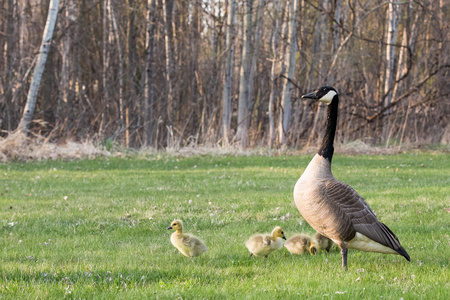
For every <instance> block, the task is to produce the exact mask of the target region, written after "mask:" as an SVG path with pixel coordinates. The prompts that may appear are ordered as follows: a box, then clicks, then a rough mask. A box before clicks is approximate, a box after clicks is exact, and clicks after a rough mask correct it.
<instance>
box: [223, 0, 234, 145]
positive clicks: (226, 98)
mask: <svg viewBox="0 0 450 300" xmlns="http://www.w3.org/2000/svg"><path fill="white" fill-rule="evenodd" d="M225 3H226V2H225ZM225 3H224V4H225ZM235 16H236V0H228V7H227V28H226V44H225V46H226V51H228V53H227V58H226V62H225V80H224V81H225V83H224V87H223V96H222V131H223V142H224V144H225V145H228V143H229V140H228V139H229V135H230V129H231V127H230V126H231V96H232V85H233V63H234V62H233V60H234V21H235Z"/></svg>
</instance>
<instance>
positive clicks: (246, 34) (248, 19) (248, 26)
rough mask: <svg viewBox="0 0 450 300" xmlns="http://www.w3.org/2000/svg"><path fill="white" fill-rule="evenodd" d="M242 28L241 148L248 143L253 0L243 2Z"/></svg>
mask: <svg viewBox="0 0 450 300" xmlns="http://www.w3.org/2000/svg"><path fill="white" fill-rule="evenodd" d="M245 3H246V4H245V12H244V25H243V26H244V28H243V29H244V30H243V41H242V59H241V70H240V80H239V102H238V121H237V132H236V140H237V142H238V143H239V145H240V147H241V148H245V147H247V143H248V124H249V122H248V118H249V115H248V102H249V101H248V100H249V99H248V98H249V94H248V85H249V75H250V74H249V73H250V72H249V71H250V70H249V61H250V52H251V49H250V48H251V42H252V11H253V0H247V1H246V2H245Z"/></svg>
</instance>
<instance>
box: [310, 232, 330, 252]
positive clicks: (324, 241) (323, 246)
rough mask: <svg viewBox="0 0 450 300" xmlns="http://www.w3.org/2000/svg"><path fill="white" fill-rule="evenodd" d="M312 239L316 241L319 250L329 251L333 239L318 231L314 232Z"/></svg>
mask: <svg viewBox="0 0 450 300" xmlns="http://www.w3.org/2000/svg"><path fill="white" fill-rule="evenodd" d="M314 239H315V240H316V243H317V248H318V249H319V250H327V252H330V249H331V246H333V241H332V240H330V239H329V238H327V237H326V236H323V235H321V234H320V233H316V235H315V236H314Z"/></svg>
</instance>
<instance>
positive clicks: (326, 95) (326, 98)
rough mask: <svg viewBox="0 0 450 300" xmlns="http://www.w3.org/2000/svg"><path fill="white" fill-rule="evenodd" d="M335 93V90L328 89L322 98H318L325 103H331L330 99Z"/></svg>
mask: <svg viewBox="0 0 450 300" xmlns="http://www.w3.org/2000/svg"><path fill="white" fill-rule="evenodd" d="M335 95H337V93H336V92H335V91H329V92H328V93H326V94H325V96H323V97H322V98H320V99H319V101H320V102H323V103H326V104H327V105H328V104H330V103H331V101H332V100H333V97H334V96H335Z"/></svg>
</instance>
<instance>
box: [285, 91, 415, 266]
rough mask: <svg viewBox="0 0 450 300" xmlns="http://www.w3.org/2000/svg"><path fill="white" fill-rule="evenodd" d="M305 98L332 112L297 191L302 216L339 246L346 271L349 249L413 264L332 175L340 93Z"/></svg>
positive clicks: (354, 194) (385, 229)
mask: <svg viewBox="0 0 450 300" xmlns="http://www.w3.org/2000/svg"><path fill="white" fill-rule="evenodd" d="M302 98H306V99H314V100H316V101H319V102H323V103H326V104H327V105H328V108H327V124H326V132H325V136H324V137H323V141H322V145H321V146H320V148H319V151H318V152H317V154H316V155H315V156H314V158H313V159H312V160H311V162H310V163H309V165H308V167H307V168H306V170H305V171H304V172H303V174H302V176H301V177H300V179H299V180H298V181H297V183H296V185H295V188H294V201H295V204H296V206H297V208H298V210H299V211H300V214H301V215H302V216H303V217H304V218H305V220H306V221H307V222H308V223H309V224H310V225H311V226H312V227H313V228H314V229H315V230H316V231H317V232H319V233H320V234H322V235H324V236H326V237H328V238H330V239H332V240H333V241H334V242H335V243H336V244H337V245H338V246H339V248H340V249H341V255H342V267H343V268H345V269H347V251H348V248H352V249H358V250H362V251H370V252H379V253H390V254H400V255H402V256H404V257H405V258H406V259H407V260H408V261H410V258H409V255H408V253H406V251H405V249H403V247H402V246H401V245H400V242H399V240H398V238H397V237H396V236H395V234H394V233H393V232H392V231H391V230H390V229H389V228H388V227H387V226H386V225H384V224H383V223H381V222H380V221H379V220H378V219H377V217H376V216H375V214H374V213H373V211H372V210H371V209H370V207H369V205H368V204H367V203H366V201H365V200H364V199H363V198H362V197H361V196H360V195H358V193H357V192H356V191H355V190H354V189H353V188H351V187H350V186H349V185H347V184H345V183H343V182H341V181H339V180H337V179H336V178H334V176H333V174H332V173H331V159H332V157H333V152H334V148H333V140H334V135H335V133H336V125H337V117H338V105H339V96H338V93H337V91H336V90H335V89H334V88H332V87H328V86H325V87H321V88H320V89H318V90H317V91H314V92H312V93H309V94H307V95H304V96H302Z"/></svg>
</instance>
